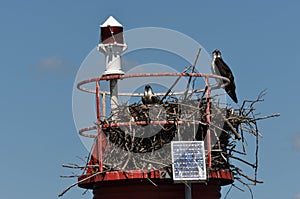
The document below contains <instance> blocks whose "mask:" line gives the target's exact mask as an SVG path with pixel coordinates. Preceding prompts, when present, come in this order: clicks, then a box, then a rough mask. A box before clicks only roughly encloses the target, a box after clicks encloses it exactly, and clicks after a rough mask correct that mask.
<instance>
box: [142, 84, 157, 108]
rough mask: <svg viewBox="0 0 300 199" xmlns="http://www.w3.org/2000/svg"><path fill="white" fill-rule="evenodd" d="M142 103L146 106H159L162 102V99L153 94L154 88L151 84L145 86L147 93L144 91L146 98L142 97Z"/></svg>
mask: <svg viewBox="0 0 300 199" xmlns="http://www.w3.org/2000/svg"><path fill="white" fill-rule="evenodd" d="M142 102H143V104H144V105H147V104H157V103H159V102H160V98H159V97H158V96H156V95H155V94H154V93H153V91H152V88H151V86H150V85H149V84H147V85H146V86H145V91H144V96H143V97H142Z"/></svg>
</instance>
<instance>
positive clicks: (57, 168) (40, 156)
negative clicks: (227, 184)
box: [0, 0, 300, 199]
mask: <svg viewBox="0 0 300 199" xmlns="http://www.w3.org/2000/svg"><path fill="white" fill-rule="evenodd" d="M299 8H300V2H299V1H296V0H289V1H270V0H266V1H249V2H242V1H238V0H232V1H205V2H204V1H190V2H179V3H176V2H174V1H157V0H152V1H147V2H143V3H142V1H136V0H133V1H130V2H129V1H128V2H126V1H111V2H109V1H99V0H98V1H95V0H90V1H85V2H84V1H76V2H75V1H70V0H63V1H58V0H52V1H46V0H39V1H34V0H28V1H2V2H1V6H0V24H1V31H0V41H1V42H0V44H1V48H0V53H1V69H2V72H1V73H0V74H1V78H0V85H1V86H0V88H1V91H2V93H1V99H0V100H1V101H0V102H1V103H0V109H1V112H0V120H1V125H0V133H1V139H0V147H1V150H0V157H1V164H0V169H1V171H2V175H1V179H2V180H1V182H0V187H1V195H2V197H3V198H10V199H15V198H21V197H25V198H29V197H30V198H32V199H35V198H42V197H43V198H55V197H57V195H58V193H59V192H60V191H61V190H63V189H64V188H65V187H66V186H68V185H69V184H71V183H72V182H73V181H72V180H65V179H60V178H59V176H60V175H65V174H69V173H71V171H70V170H67V169H64V168H62V167H61V164H62V163H74V162H75V163H78V164H83V162H82V160H80V159H79V158H77V156H79V157H84V156H86V155H87V153H88V152H87V151H86V149H85V148H84V146H83V144H82V143H81V141H80V139H79V137H78V135H77V130H76V128H75V125H74V122H73V117H72V90H73V84H74V80H75V77H76V72H77V70H78V69H79V67H80V65H81V63H82V61H83V60H84V58H85V57H86V56H87V54H88V53H89V52H90V51H91V50H92V49H93V48H94V47H95V46H96V45H97V43H98V41H99V25H100V24H101V23H102V22H103V21H104V20H105V19H106V18H107V17H108V16H110V15H114V16H115V17H116V18H117V19H119V21H120V22H121V23H122V24H123V25H124V26H125V30H126V29H127V30H129V29H132V28H138V27H147V26H153V27H164V28H170V29H174V30H176V31H179V32H182V33H184V34H186V35H188V36H190V37H192V38H193V39H195V40H196V41H197V42H199V43H200V44H202V45H203V46H204V47H205V48H206V50H207V51H209V52H211V51H212V50H214V49H215V48H219V49H220V50H221V51H222V52H223V55H224V59H225V60H226V62H227V63H229V64H230V66H231V68H232V70H233V71H234V74H235V76H236V84H237V93H238V97H239V99H240V101H242V100H243V99H251V98H255V97H256V96H257V95H258V93H259V92H260V91H262V90H263V89H268V90H267V91H268V94H267V95H266V96H265V102H263V104H261V105H259V106H258V111H259V112H261V113H262V115H267V114H272V113H280V114H281V117H280V118H275V119H269V120H265V121H261V122H259V126H260V129H261V132H262V133H263V135H264V137H263V139H262V141H261V147H260V168H259V177H260V179H262V180H263V181H264V182H265V183H264V184H262V185H258V186H257V187H254V188H253V192H254V195H255V198H257V199H270V198H272V199H282V198H287V199H298V198H300V183H299V180H298V179H299V178H300V172H299V170H298V165H299V164H300V143H299V142H300V141H299V140H300V130H299V125H298V122H299V115H298V113H299V111H300V107H299V102H298V100H299V97H300V95H299V94H298V92H299V85H298V81H297V80H298V78H299V77H298V76H299V75H298V74H299V73H300V69H299V63H297V62H296V60H297V58H299V54H300V48H299V45H300V39H299V35H300V26H299V25H298V24H299V18H300V14H299V11H298V10H299ZM129 45H130V44H129ZM83 191H84V190H81V189H79V188H74V189H73V190H71V191H70V192H69V193H67V194H66V195H65V196H64V198H65V199H68V198H73V199H74V198H91V195H90V194H89V193H87V194H86V195H84V196H82V195H81V194H82V192H83ZM228 197H229V198H233V199H234V198H245V197H250V196H249V194H248V193H241V192H239V191H238V190H233V191H232V192H231V193H230V196H228Z"/></svg>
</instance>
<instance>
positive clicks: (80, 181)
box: [58, 171, 106, 197]
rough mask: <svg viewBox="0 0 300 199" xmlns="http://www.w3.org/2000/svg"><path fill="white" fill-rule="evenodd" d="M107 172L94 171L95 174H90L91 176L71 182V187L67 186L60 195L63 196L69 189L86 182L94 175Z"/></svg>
mask: <svg viewBox="0 0 300 199" xmlns="http://www.w3.org/2000/svg"><path fill="white" fill-rule="evenodd" d="M105 172H106V171H103V172H97V173H94V174H92V175H90V176H88V177H86V178H84V179H82V180H79V181H78V182H75V183H73V184H71V185H70V186H69V187H67V188H66V189H65V190H63V191H62V192H61V193H60V194H59V195H58V197H61V196H63V195H64V194H65V193H66V192H67V191H69V190H70V189H71V188H72V187H75V186H76V185H78V184H80V183H82V182H84V181H86V180H88V179H91V178H93V177H94V176H96V175H99V174H102V173H105Z"/></svg>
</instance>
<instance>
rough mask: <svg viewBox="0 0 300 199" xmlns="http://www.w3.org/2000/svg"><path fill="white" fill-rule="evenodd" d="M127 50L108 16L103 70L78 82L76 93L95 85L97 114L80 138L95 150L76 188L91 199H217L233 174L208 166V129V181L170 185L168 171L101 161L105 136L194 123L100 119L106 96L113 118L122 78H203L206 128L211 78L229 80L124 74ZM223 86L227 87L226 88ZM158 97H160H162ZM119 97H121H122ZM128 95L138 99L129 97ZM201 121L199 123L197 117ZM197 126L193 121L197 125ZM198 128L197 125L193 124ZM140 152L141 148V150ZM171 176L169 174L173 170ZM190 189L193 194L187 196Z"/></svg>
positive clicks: (103, 35)
mask: <svg viewBox="0 0 300 199" xmlns="http://www.w3.org/2000/svg"><path fill="white" fill-rule="evenodd" d="M126 49H127V45H126V44H125V43H124V38H123V26H122V25H121V24H120V23H119V22H117V21H116V20H115V19H114V18H113V17H109V18H108V19H107V21H106V22H105V23H104V24H103V25H102V26H101V43H100V44H99V46H98V50H99V51H101V52H103V53H104V54H105V56H106V71H105V72H104V74H103V75H102V76H101V77H96V78H93V79H89V80H85V81H82V82H79V83H78V86H77V88H78V89H80V90H83V91H87V92H91V91H90V90H88V89H85V88H84V85H85V84H86V83H94V84H95V90H94V91H92V93H94V94H95V97H96V110H97V111H96V112H97V124H96V125H95V126H91V127H87V128H84V129H81V130H80V134H81V135H82V136H86V137H90V138H92V139H95V145H94V148H93V150H92V154H91V156H90V159H89V161H88V162H87V169H86V171H85V174H84V175H82V176H80V177H79V178H78V181H79V187H82V188H87V189H92V190H93V194H94V199H102V198H103V199H104V198H105V199H116V198H121V197H122V198H130V199H141V198H144V199H148V198H149V199H153V198H157V199H160V198H161V199H168V198H172V199H176V198H178V199H179V198H180V199H182V198H184V197H186V198H193V199H197V198H202V199H203V198H205V199H217V198H220V197H221V194H220V190H221V186H223V185H227V184H231V183H232V182H233V175H232V172H231V171H230V170H229V168H226V167H225V168H214V167H213V166H212V151H211V148H212V147H211V140H210V128H207V129H206V131H207V132H206V133H205V134H206V137H205V143H206V144H205V145H206V171H207V180H206V181H205V182H203V181H201V182H195V181H193V182H190V183H186V184H184V183H174V180H173V178H172V175H171V174H170V173H169V172H170V170H168V168H160V169H153V168H151V167H150V168H147V169H145V168H141V169H134V170H128V169H127V170H122V169H114V168H113V167H107V165H105V161H104V159H105V158H107V156H106V155H107V154H109V153H110V152H111V151H110V150H111V143H110V141H111V140H110V138H111V136H109V133H114V131H115V130H118V129H117V128H118V127H120V126H123V127H128V126H129V125H130V126H131V125H148V124H150V125H173V124H175V123H176V125H178V124H181V125H185V124H186V125H195V122H194V123H193V122H190V123H188V122H185V121H180V120H177V121H170V120H168V121H162V120H157V121H151V122H149V121H143V120H136V121H130V122H128V121H122V119H120V118H119V119H118V120H117V119H116V118H114V117H116V115H115V114H112V115H114V116H113V117H112V119H111V121H109V122H107V121H105V120H103V118H105V117H106V104H105V98H106V97H107V96H109V97H110V102H111V104H110V109H111V112H112V113H113V112H114V111H116V110H117V109H118V95H119V94H121V93H118V87H117V86H118V81H119V80H121V79H126V78H136V77H149V76H157V77H165V76H174V77H195V78H197V77H202V78H204V79H205V80H206V81H205V82H206V89H199V90H198V92H205V93H206V99H207V101H206V104H205V112H206V118H205V119H206V121H205V122H207V123H208V124H209V123H210V108H211V107H210V101H209V99H210V91H211V89H212V88H210V84H209V79H210V78H220V79H223V80H225V81H228V79H226V78H222V77H220V76H216V75H212V74H200V73H186V72H182V73H151V74H149V73H148V74H124V72H123V71H122V68H121V61H120V56H121V53H122V52H124V51H125V50H126ZM103 81H110V91H109V92H107V91H104V90H101V82H103ZM225 84H226V83H225ZM164 94H165V93H162V94H161V95H164ZM123 95H125V94H124V93H123ZM128 95H138V93H132V94H128ZM199 120H200V118H199ZM196 123H197V122H196ZM197 124H198V123H197ZM90 130H97V132H98V133H97V135H94V134H89V133H88V131H90ZM139 150H141V149H139ZM171 172H172V171H171ZM188 190H191V191H190V192H189V191H188Z"/></svg>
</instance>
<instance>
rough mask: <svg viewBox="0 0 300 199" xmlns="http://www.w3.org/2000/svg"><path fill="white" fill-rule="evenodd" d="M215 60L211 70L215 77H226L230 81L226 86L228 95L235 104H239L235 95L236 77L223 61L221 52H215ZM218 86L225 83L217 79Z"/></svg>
mask: <svg viewBox="0 0 300 199" xmlns="http://www.w3.org/2000/svg"><path fill="white" fill-rule="evenodd" d="M212 54H213V60H212V63H211V70H212V73H213V74H215V75H220V76H222V77H226V78H228V79H229V80H230V82H229V84H228V85H227V86H225V91H226V92H227V94H228V95H229V96H230V97H231V99H232V100H233V101H234V102H235V103H238V99H237V97H236V93H235V89H236V87H235V83H234V77H233V74H232V72H231V70H230V68H229V67H228V65H227V64H226V63H225V62H224V61H223V59H222V57H221V52H220V51H219V50H218V49H216V50H214V51H213V53H212ZM216 80H217V82H218V84H219V85H221V84H222V83H223V80H221V79H216Z"/></svg>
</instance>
